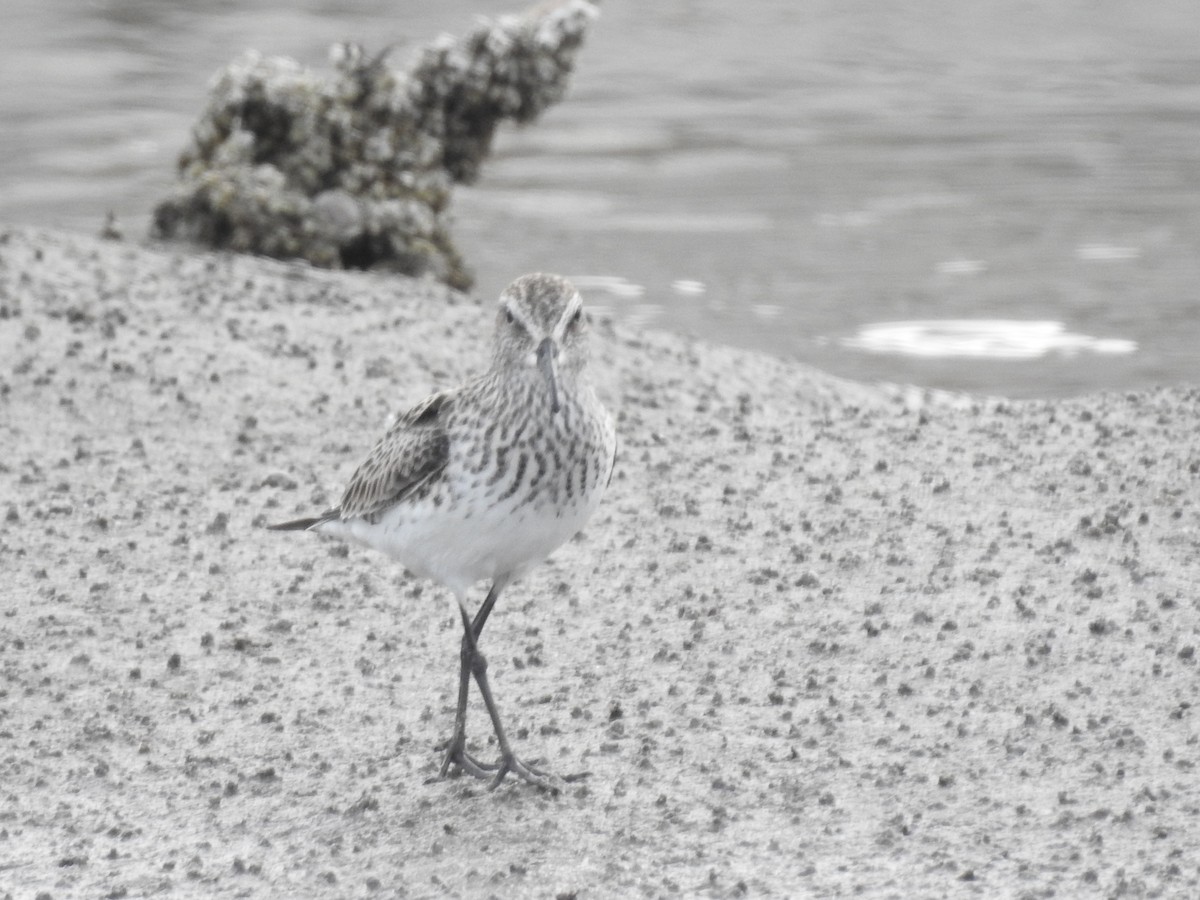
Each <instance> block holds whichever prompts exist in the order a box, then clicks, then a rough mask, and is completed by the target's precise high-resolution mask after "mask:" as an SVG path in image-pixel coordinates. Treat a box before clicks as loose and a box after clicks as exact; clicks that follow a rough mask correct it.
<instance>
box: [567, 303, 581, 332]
mask: <svg viewBox="0 0 1200 900" xmlns="http://www.w3.org/2000/svg"><path fill="white" fill-rule="evenodd" d="M582 323H583V307H580V308H579V309H577V310H575V315H573V316H571V321H569V322H567V327H568V328H578V327H579V326H580V325H581V324H582Z"/></svg>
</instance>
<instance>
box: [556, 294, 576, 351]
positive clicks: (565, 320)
mask: <svg viewBox="0 0 1200 900" xmlns="http://www.w3.org/2000/svg"><path fill="white" fill-rule="evenodd" d="M582 308H583V298H582V297H581V296H579V291H576V292H575V293H574V294H572V295H571V299H570V300H568V301H567V305H566V306H565V307H564V308H563V312H562V315H561V316H559V317H558V321H557V322H555V323H554V339H555V340H556V341H561V340H562V337H563V334H565V333H566V330H567V325H569V324H570V323H571V319H572V317H573V316H574V315H575V313H577V312H578V311H579V310H581V309H582Z"/></svg>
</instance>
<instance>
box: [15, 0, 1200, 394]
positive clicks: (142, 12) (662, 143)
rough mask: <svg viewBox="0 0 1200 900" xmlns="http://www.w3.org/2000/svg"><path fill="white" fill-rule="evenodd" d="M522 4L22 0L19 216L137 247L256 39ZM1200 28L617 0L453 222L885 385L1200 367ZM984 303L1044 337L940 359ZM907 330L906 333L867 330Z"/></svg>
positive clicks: (1084, 3)
mask: <svg viewBox="0 0 1200 900" xmlns="http://www.w3.org/2000/svg"><path fill="white" fill-rule="evenodd" d="M519 5H520V4H519V3H518V2H517V0H512V2H496V0H476V2H465V0H452V2H441V3H428V4H417V3H406V2H391V3H384V2H377V0H339V2H333V0H324V2H322V0H299V2H296V3H293V4H291V5H289V6H283V5H278V4H275V3H271V2H269V0H255V2H249V3H233V2H209V3H205V4H195V3H192V4H183V3H178V2H151V0H110V2H99V0H97V2H90V3H85V2H72V0H5V3H4V9H3V22H2V27H0V123H2V125H3V127H2V128H0V221H8V222H15V223H22V224H39V225H52V226H57V227H64V228H67V229H71V230H77V231H83V232H88V233H95V232H97V231H98V230H99V228H100V226H101V224H102V223H103V220H104V217H105V214H106V213H107V212H108V211H112V212H114V213H116V214H117V216H118V217H119V220H120V222H121V224H122V226H123V227H124V230H125V231H126V233H127V234H128V235H129V236H130V237H135V238H136V237H141V236H142V235H144V234H145V230H146V227H147V223H148V218H149V212H150V210H151V208H152V207H153V205H154V203H155V201H156V200H157V199H158V198H159V197H160V196H161V195H162V194H163V192H164V191H165V189H166V186H167V185H168V184H169V183H170V180H171V178H172V176H173V164H174V159H175V157H176V154H177V153H178V151H179V150H180V149H181V148H182V146H183V144H184V141H185V137H186V134H187V130H188V128H189V127H190V125H191V123H192V121H193V119H194V118H195V116H196V114H197V112H198V111H199V109H200V108H201V106H202V103H203V98H204V91H205V85H206V83H207V82H208V80H209V78H210V77H211V75H212V73H213V72H214V71H215V70H217V69H218V68H219V67H221V66H222V65H223V64H224V63H226V62H227V61H229V60H230V59H231V58H232V57H233V56H235V55H236V54H237V53H239V52H240V51H241V50H242V49H244V48H250V47H253V48H256V49H258V50H260V51H262V52H264V53H268V54H281V55H287V56H291V57H294V58H296V59H299V60H301V61H302V62H304V63H305V64H307V65H311V66H314V67H323V66H325V64H326V63H325V60H326V54H327V49H328V46H329V44H331V43H332V42H334V41H339V40H358V41H360V42H362V43H364V44H365V45H367V47H368V48H380V47H382V46H385V45H389V44H391V45H395V46H396V47H397V48H398V50H397V52H396V57H395V58H399V59H403V58H404V56H405V50H406V48H412V47H413V46H415V45H419V44H420V43H422V42H424V41H425V40H427V39H429V38H430V37H432V36H434V35H436V34H437V33H439V32H441V31H449V32H452V33H456V34H461V33H463V32H464V31H465V29H466V28H467V27H468V26H469V24H470V23H471V22H472V21H473V19H474V17H475V15H477V14H480V13H483V14H490V15H496V14H499V13H502V12H506V11H510V10H513V9H516V8H519ZM1197 35H1200V4H1197V3H1196V2H1195V0H1159V2H1154V0H1152V2H1149V3H1146V2H1137V0H1056V2H1055V3H1053V4H1047V3H1043V2H1040V0H1034V2H1022V0H996V2H975V3H961V2H957V0H924V2H920V3H915V2H898V0H841V2H816V0H815V2H796V0H750V2H744V3H738V4H733V3H729V2H728V0H723V2H717V0H660V2H655V3H628V2H616V0H607V2H606V3H605V4H604V5H603V13H602V15H601V18H600V19H599V21H598V22H596V23H595V26H594V29H593V31H592V34H591V36H590V39H589V41H588V43H587V44H586V45H585V47H584V49H583V51H582V53H581V54H580V57H579V65H578V69H577V72H576V75H575V78H574V81H573V84H572V87H571V90H570V92H569V93H568V96H567V99H566V100H565V101H564V102H563V103H561V104H560V105H558V106H556V107H554V108H552V109H551V110H550V111H549V112H548V113H547V114H546V115H545V116H544V117H543V119H542V120H541V121H540V122H538V123H536V124H535V125H533V126H531V127H529V128H527V129H525V130H523V131H515V130H512V129H509V130H507V131H506V132H505V133H504V134H503V135H502V136H501V138H500V140H499V141H498V144H497V150H496V156H495V158H494V159H493V160H492V161H491V163H490V165H489V166H487V167H486V168H485V171H484V175H483V178H482V179H481V181H480V183H479V184H478V185H476V186H474V187H472V188H469V189H460V191H459V192H458V193H457V195H456V198H455V212H456V218H457V234H458V237H459V240H460V243H461V246H462V248H463V249H464V251H465V252H466V254H467V256H468V258H469V259H470V260H471V262H472V263H473V265H474V268H475V271H476V274H477V292H478V293H480V294H481V295H484V296H490V295H495V294H496V293H498V292H499V290H500V289H501V288H502V287H503V286H504V285H505V284H506V283H507V282H508V281H509V280H511V278H512V277H514V276H515V275H516V274H519V273H521V272H524V271H528V270H533V269H549V270H554V271H559V272H563V273H564V274H568V275H571V276H576V277H579V278H580V279H581V280H582V281H583V283H584V284H585V285H586V289H585V294H586V295H587V297H588V299H589V302H590V303H591V304H592V305H594V306H600V307H605V308H607V309H609V310H611V312H612V314H613V315H615V316H618V317H621V318H625V319H630V320H633V321H635V322H638V323H646V324H649V325H653V326H654V327H662V328H667V329H671V330H676V331H681V332H687V333H691V334H695V335H697V336H700V337H704V338H706V339H710V340H715V341H722V342H726V343H732V344H737V345H742V346H747V347H754V348H759V349H762V350H766V351H768V352H771V353H774V354H777V355H781V356H786V357H791V358H795V359H799V360H803V361H806V362H810V363H813V364H815V365H818V366H820V367H821V368H824V369H827V370H829V371H833V372H836V373H838V374H842V375H846V376H850V377H854V378H859V379H863V380H887V381H897V382H911V383H916V384H922V385H930V386H936V387H946V388H954V389H968V390H973V391H981V392H986V393H991V394H1006V395H1010V396H1055V395H1068V394H1073V393H1079V392H1082V391H1086V390H1093V389H1099V388H1108V389H1126V388H1138V387H1147V386H1150V385H1153V384H1156V383H1178V382H1192V383H1200V352H1197V345H1198V338H1200V277H1198V276H1200V253H1198V250H1200V41H1198V40H1197ZM981 319H982V320H1004V322H1008V323H1013V322H1015V323H1018V325H1019V326H1020V327H1017V328H1016V329H1015V330H1014V326H1011V325H1005V324H1003V323H1002V324H1000V325H993V326H987V327H986V328H985V329H984V331H985V334H984V335H983V337H982V338H980V337H978V336H976V338H975V339H968V340H967V341H965V343H966V344H967V345H969V346H970V347H973V348H974V349H975V350H976V351H978V353H979V354H981V355H977V356H974V357H970V356H967V357H964V356H961V355H942V354H941V353H940V351H939V349H938V348H939V347H940V346H942V345H941V344H939V343H938V342H937V340H936V339H937V338H938V337H942V338H945V337H946V335H945V334H944V332H947V331H949V332H950V336H951V337H952V338H954V337H955V335H956V334H957V332H955V331H954V329H955V328H956V327H960V326H955V325H953V324H952V323H954V322H956V321H958V320H968V321H969V322H971V323H976V322H977V320H981ZM911 320H922V321H923V320H932V321H933V324H932V325H930V326H928V327H925V328H923V329H922V328H915V329H913V328H910V329H909V330H908V331H907V332H905V333H906V334H909V335H910V336H911V334H912V333H916V334H917V335H918V340H917V341H916V343H912V342H910V343H908V344H904V342H901V343H900V344H898V345H897V347H898V349H899V352H872V350H871V347H872V346H873V344H872V342H871V340H870V339H869V335H863V334H861V333H860V331H861V330H862V329H863V328H864V327H867V326H870V325H872V324H876V323H881V322H893V321H902V322H906V321H911ZM1029 322H1046V323H1057V324H1056V325H1051V326H1047V327H1041V326H1036V327H1033V328H1032V329H1031V328H1030V327H1029V326H1028V324H1027V323H1029ZM946 323H951V324H946ZM1022 323H1025V324H1022ZM988 329H991V331H988ZM1030 334H1034V335H1037V336H1040V337H1038V339H1037V340H1035V341H1033V343H1032V344H1030V343H1028V336H1029V335H1030ZM1047 334H1049V335H1051V337H1050V339H1049V340H1047V339H1046V335H1047ZM1055 335H1060V336H1065V337H1066V338H1067V339H1064V340H1059V339H1057V338H1056V337H1054V336H1055ZM1039 341H1041V343H1039ZM963 344H964V341H962V340H958V343H957V344H954V347H955V348H957V350H959V351H960V352H961V351H962V350H963V347H962V345H963ZM981 347H982V349H980V348H981ZM917 353H926V354H932V355H925V356H919V355H915V354H917Z"/></svg>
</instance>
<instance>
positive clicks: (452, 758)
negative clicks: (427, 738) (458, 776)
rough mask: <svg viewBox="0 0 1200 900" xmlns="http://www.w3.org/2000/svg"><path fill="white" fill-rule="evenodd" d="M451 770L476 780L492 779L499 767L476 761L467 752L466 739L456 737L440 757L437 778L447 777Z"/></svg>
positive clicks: (462, 736) (461, 736)
mask: <svg viewBox="0 0 1200 900" xmlns="http://www.w3.org/2000/svg"><path fill="white" fill-rule="evenodd" d="M452 768H453V769H454V770H456V771H457V772H460V773H461V772H465V773H466V774H468V775H474V776H475V777H476V778H494V777H495V775H496V769H497V768H499V767H498V766H497V765H495V764H494V763H485V762H480V761H479V760H477V759H476V758H475V757H473V756H472V755H471V754H470V753H468V752H467V740H466V737H465V736H464V735H456V736H455V737H453V738H451V739H450V741H449V743H448V744H447V745H446V755H445V756H443V757H442V768H441V770H440V771H439V772H438V775H439V777H441V778H447V777H449V776H450V774H451V769H452Z"/></svg>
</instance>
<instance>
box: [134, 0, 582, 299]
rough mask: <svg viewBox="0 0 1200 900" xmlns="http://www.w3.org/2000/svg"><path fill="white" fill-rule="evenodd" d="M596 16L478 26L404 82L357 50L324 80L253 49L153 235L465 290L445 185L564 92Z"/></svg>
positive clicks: (564, 14) (213, 103) (224, 80)
mask: <svg viewBox="0 0 1200 900" xmlns="http://www.w3.org/2000/svg"><path fill="white" fill-rule="evenodd" d="M596 14H597V11H596V7H595V5H594V4H593V3H590V2H587V0H562V2H557V3H551V4H541V5H539V6H537V7H534V8H532V9H530V10H528V11H526V12H524V13H522V14H518V15H508V16H503V17H501V18H499V19H497V20H495V21H487V20H481V21H480V23H479V24H478V25H477V26H476V27H475V28H474V29H473V30H472V31H471V33H470V34H468V35H467V36H466V37H465V38H462V39H455V38H453V37H450V36H449V35H445V36H442V37H440V38H438V39H436V40H434V41H433V42H432V43H430V44H428V45H427V46H425V47H424V48H422V49H421V50H420V51H418V53H417V55H416V58H415V59H414V60H413V62H412V63H411V64H410V66H409V68H408V70H407V71H398V70H397V69H394V68H392V66H391V65H390V64H389V61H388V51H387V50H384V51H383V52H381V53H379V54H378V55H376V56H369V55H367V54H366V53H365V52H364V50H363V49H362V48H361V47H360V46H358V45H355V44H339V45H335V46H334V47H333V50H332V52H331V58H332V62H333V65H334V69H333V72H332V73H329V74H322V73H316V72H313V71H311V70H309V69H306V68H304V67H302V66H301V65H300V64H299V63H297V62H295V61H294V60H291V59H286V58H281V57H263V56H260V55H259V54H256V53H249V54H247V55H245V56H244V57H242V58H241V59H239V60H237V61H235V62H234V63H232V64H231V65H229V66H228V67H227V68H226V69H224V70H223V71H221V72H220V73H219V74H218V75H217V76H216V78H215V79H214V82H213V85H212V88H211V90H210V94H209V100H208V106H207V108H206V109H205V110H204V112H203V114H202V115H201V117H200V119H199V121H198V122H197V123H196V124H195V126H194V127H193V129H192V134H191V142H190V145H189V146H188V147H187V148H186V149H185V150H184V151H183V153H182V154H181V156H180V159H179V180H178V181H177V182H176V184H175V186H174V188H173V189H172V191H171V193H170V195H169V196H168V197H167V198H166V199H165V200H163V201H162V202H161V203H159V205H158V206H157V207H156V209H155V211H154V221H153V227H152V233H153V234H154V236H156V237H160V238H181V239H186V240H193V241H198V242H200V243H203V244H206V245H208V246H211V247H216V248H223V249H229V250H235V251H239V252H243V253H256V254H261V255H265V256H273V257H278V258H283V259H292V258H299V259H304V260H307V261H309V262H311V263H313V264H314V265H318V266H324V267H329V268H364V269H365V268H385V269H391V270H395V271H399V272H403V273H405V274H411V275H419V274H424V273H430V274H432V275H433V276H435V277H436V278H438V279H439V280H441V281H444V282H446V283H447V284H450V285H452V286H455V287H460V288H461V287H467V286H469V285H470V281H471V277H470V275H469V273H468V271H467V269H466V267H465V265H464V263H463V260H462V258H461V256H460V255H459V253H458V251H457V249H456V248H455V246H454V243H453V240H452V239H451V237H450V234H449V231H448V229H447V227H446V222H445V218H444V216H445V213H446V210H447V207H448V204H449V200H450V192H451V189H452V187H453V185H454V183H456V182H459V183H470V182H471V181H473V180H475V178H476V177H477V176H478V174H479V170H480V167H481V165H482V163H483V160H484V159H485V158H486V157H487V155H488V152H489V150H490V149H491V143H492V137H493V135H494V134H495V131H496V128H497V126H498V125H499V124H500V122H501V121H503V120H505V119H512V120H514V121H516V122H522V123H523V122H529V121H531V120H533V119H534V118H536V117H537V116H538V114H539V113H541V112H542V110H544V109H545V108H546V107H547V106H549V105H550V104H551V103H553V102H555V101H556V100H558V99H560V98H561V97H562V95H563V93H564V92H565V90H566V86H567V79H568V77H569V75H570V73H571V69H572V66H573V63H574V59H575V52H576V51H577V50H578V48H579V46H580V44H581V43H582V41H583V37H584V33H585V32H586V30H587V27H588V24H589V23H590V22H591V20H592V19H593V18H594V17H595V16H596Z"/></svg>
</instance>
